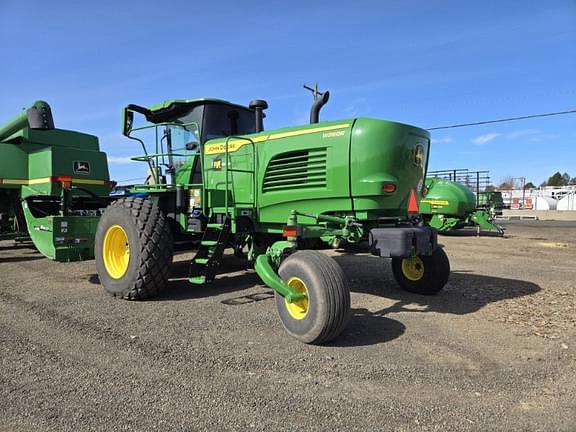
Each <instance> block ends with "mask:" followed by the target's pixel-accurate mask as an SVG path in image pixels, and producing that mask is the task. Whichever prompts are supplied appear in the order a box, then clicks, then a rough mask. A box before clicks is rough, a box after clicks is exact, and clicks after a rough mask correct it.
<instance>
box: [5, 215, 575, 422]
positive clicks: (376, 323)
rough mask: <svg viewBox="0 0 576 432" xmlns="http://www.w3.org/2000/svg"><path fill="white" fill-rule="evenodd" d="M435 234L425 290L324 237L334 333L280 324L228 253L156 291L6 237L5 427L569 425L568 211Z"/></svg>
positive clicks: (179, 266)
mask: <svg viewBox="0 0 576 432" xmlns="http://www.w3.org/2000/svg"><path fill="white" fill-rule="evenodd" d="M507 227H508V230H507V238H498V237H492V236H482V237H479V238H477V237H476V236H474V234H473V233H468V232H464V233H460V234H458V235H451V236H443V237H442V238H441V242H442V243H443V244H444V245H445V250H446V252H447V253H448V255H449V257H450V260H451V264H452V270H453V273H452V275H451V278H450V282H449V283H448V285H447V286H446V289H445V290H444V291H443V292H442V293H441V294H439V295H438V296H435V297H432V298H428V297H421V296H417V295H413V294H408V293H405V292H403V291H400V290H399V289H398V287H397V285H396V284H395V282H394V281H393V279H392V276H391V270H390V265H389V263H388V262H387V261H386V260H380V259H378V258H374V257H370V256H368V255H367V254H366V253H364V252H362V250H361V249H359V250H358V251H356V252H357V253H354V254H353V253H350V252H344V251H328V252H326V253H328V254H329V255H332V256H334V258H335V259H336V260H337V261H338V263H339V264H340V265H341V266H342V267H343V269H344V270H345V272H346V273H347V275H348V277H349V279H350V283H351V288H352V291H353V294H352V305H353V319H352V321H351V323H350V325H349V327H348V329H347V330H346V331H345V333H344V334H343V335H342V336H341V337H340V338H338V339H337V340H336V341H334V342H333V343H332V344H330V345H329V346H323V347H316V346H306V345H303V344H301V343H299V342H297V341H295V340H293V339H291V338H290V337H288V336H287V335H286V333H285V332H284V331H283V329H282V325H281V323H280V321H279V319H278V318H277V315H276V311H275V306H274V301H273V295H272V293H271V290H270V289H268V288H266V287H263V286H262V285H260V284H259V279H258V277H257V276H256V275H255V274H254V273H253V272H245V271H242V268H241V267H242V263H241V262H239V261H238V260H236V259H235V258H233V257H228V258H227V259H226V260H225V271H226V273H225V274H224V275H222V276H221V277H220V278H219V279H218V281H217V282H216V283H215V284H214V285H212V286H208V287H198V286H189V285H188V284H187V283H186V279H185V276H186V271H187V265H186V262H187V259H189V258H190V254H181V255H179V256H177V257H176V263H175V265H174V267H173V271H172V279H171V283H170V288H169V290H168V291H167V292H166V293H164V294H163V296H162V297H161V298H159V299H157V300H155V301H148V302H127V301H123V300H118V299H114V298H112V297H109V296H107V295H106V294H105V293H104V292H103V290H102V288H101V287H100V286H99V285H98V280H97V277H96V276H95V274H94V273H95V266H94V263H93V262H84V263H71V264H60V263H54V262H50V261H48V260H46V259H43V258H42V257H41V256H39V255H38V254H37V253H36V252H35V251H34V250H32V249H27V248H23V247H17V248H15V247H13V246H12V243H11V242H0V275H1V278H0V430H2V431H30V430H32V431H52V430H54V431H56V430H57V431H84V430H86V431H91V430H94V431H124V430H134V431H144V430H178V431H194V430H215V431H225V430H237V431H246V430H266V431H270V430H273V431H277V430H308V431H323V430H329V431H355V430H358V431H360V430H361V431H366V430H391V431H412V430H414V431H436V430H438V431H440V430H441V431H452V430H454V431H468V430H469V431H480V430H490V431H492V430H495V431H517V430H518V431H570V432H573V431H574V430H576V402H575V401H576V321H575V319H576V282H575V279H576V272H575V271H574V262H575V260H574V258H575V257H576V240H575V239H576V235H575V234H576V223H568V224H563V225H561V226H557V225H555V224H553V223H544V222H543V223H536V222H531V223H529V224H528V223H526V224H525V223H521V222H517V223H509V224H507Z"/></svg>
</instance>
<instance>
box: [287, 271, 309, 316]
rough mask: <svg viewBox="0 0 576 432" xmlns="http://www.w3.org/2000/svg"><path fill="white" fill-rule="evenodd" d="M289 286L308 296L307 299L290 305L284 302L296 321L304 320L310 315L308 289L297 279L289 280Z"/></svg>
mask: <svg viewBox="0 0 576 432" xmlns="http://www.w3.org/2000/svg"><path fill="white" fill-rule="evenodd" d="M288 286H289V287H291V288H293V289H295V290H296V291H298V292H299V293H302V294H306V298H305V299H302V300H297V301H294V302H292V303H288V302H287V301H286V300H284V304H285V305H286V310H288V313H289V314H290V316H291V317H292V318H294V319H295V320H303V319H304V318H306V315H308V288H306V284H305V283H304V281H303V280H302V279H300V278H297V277H292V278H290V279H289V280H288Z"/></svg>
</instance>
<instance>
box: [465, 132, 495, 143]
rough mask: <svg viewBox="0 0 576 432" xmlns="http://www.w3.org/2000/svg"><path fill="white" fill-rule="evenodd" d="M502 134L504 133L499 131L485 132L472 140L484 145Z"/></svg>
mask: <svg viewBox="0 0 576 432" xmlns="http://www.w3.org/2000/svg"><path fill="white" fill-rule="evenodd" d="M500 135H502V134H499V133H489V134H484V135H480V136H477V137H476V138H474V139H473V140H472V142H473V143H474V144H476V145H484V144H488V143H489V142H490V141H493V140H495V139H496V138H498V137H499V136H500Z"/></svg>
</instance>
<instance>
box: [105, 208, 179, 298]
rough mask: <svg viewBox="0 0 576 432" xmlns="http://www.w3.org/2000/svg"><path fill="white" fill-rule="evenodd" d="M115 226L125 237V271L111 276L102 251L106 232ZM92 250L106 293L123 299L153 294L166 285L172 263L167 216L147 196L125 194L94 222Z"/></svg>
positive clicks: (170, 235) (151, 295) (145, 296)
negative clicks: (124, 196)
mask: <svg viewBox="0 0 576 432" xmlns="http://www.w3.org/2000/svg"><path fill="white" fill-rule="evenodd" d="M117 226H120V227H121V228H122V230H123V231H124V233H125V236H126V237H127V241H128V247H129V259H128V264H127V267H126V270H125V273H124V274H123V275H122V276H120V277H117V278H115V277H112V276H111V274H110V273H109V271H108V269H107V267H106V264H105V258H104V256H103V251H104V248H105V246H104V241H105V236H106V233H108V232H109V230H111V229H113V227H117ZM116 229H117V228H116ZM94 253H95V257H96V269H97V271H98V277H99V279H100V283H101V284H102V286H103V287H104V289H105V290H106V291H107V292H108V293H110V294H111V295H113V296H115V297H121V298H124V299H127V300H143V299H147V298H151V297H154V296H155V295H157V294H158V293H159V292H160V291H162V290H163V289H164V288H165V287H166V284H167V282H168V274H169V272H170V265H171V264H172V256H173V241H172V233H171V231H170V226H169V223H168V219H167V218H166V216H165V215H164V213H163V212H162V211H161V210H160V208H159V207H158V206H156V205H154V204H153V203H152V201H150V200H149V199H143V198H133V197H129V198H122V199H119V200H117V201H114V202H113V203H112V204H110V205H109V206H108V207H107V208H106V210H105V212H104V214H103V215H102V217H101V218H100V221H99V222H98V228H97V230H96V240H95V245H94Z"/></svg>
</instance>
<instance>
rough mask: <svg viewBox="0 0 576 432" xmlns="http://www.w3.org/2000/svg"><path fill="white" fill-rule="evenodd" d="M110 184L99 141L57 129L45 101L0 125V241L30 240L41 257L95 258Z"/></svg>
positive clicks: (75, 259) (62, 259) (58, 259)
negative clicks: (99, 220)
mask: <svg viewBox="0 0 576 432" xmlns="http://www.w3.org/2000/svg"><path fill="white" fill-rule="evenodd" d="M110 190H111V183H110V181H109V178H108V165H107V161H106V154H105V153H102V152H100V149H99V145H98V138H96V137H95V136H92V135H87V134H83V133H79V132H74V131H69V130H63V129H56V128H55V127H54V120H53V118H52V111H51V109H50V106H49V105H48V104H47V103H46V102H42V101H38V102H36V103H34V105H32V107H30V108H28V109H27V110H25V111H23V112H22V113H21V114H20V115H18V116H16V117H15V118H13V119H12V120H11V121H9V122H7V123H6V124H4V125H3V126H2V127H0V239H6V238H14V239H19V240H22V239H30V240H32V242H33V243H34V246H36V248H37V249H38V250H39V251H40V252H41V253H42V254H44V255H45V256H46V257H48V258H51V259H53V260H56V261H78V260H83V259H90V258H93V257H94V235H95V233H96V226H97V224H98V219H99V209H101V208H104V207H106V206H107V205H108V203H109V199H108V194H109V192H110Z"/></svg>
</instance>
